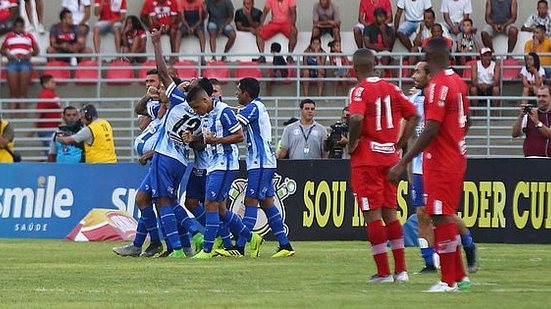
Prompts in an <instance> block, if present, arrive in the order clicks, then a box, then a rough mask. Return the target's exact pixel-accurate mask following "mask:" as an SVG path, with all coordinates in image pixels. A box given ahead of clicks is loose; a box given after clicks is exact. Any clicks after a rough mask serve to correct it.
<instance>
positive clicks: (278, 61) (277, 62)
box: [266, 42, 292, 96]
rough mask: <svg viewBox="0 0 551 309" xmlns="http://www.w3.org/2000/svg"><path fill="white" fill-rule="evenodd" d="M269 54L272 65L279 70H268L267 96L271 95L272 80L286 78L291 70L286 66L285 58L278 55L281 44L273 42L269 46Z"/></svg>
mask: <svg viewBox="0 0 551 309" xmlns="http://www.w3.org/2000/svg"><path fill="white" fill-rule="evenodd" d="M270 53H271V54H272V65H274V66H276V67H280V68H270V69H268V77H270V80H269V81H268V82H267V83H266V94H267V95H268V96H271V95H272V86H273V84H274V79H282V78H287V77H288V76H289V72H290V70H292V68H289V67H288V66H287V61H285V58H284V57H283V56H281V55H280V53H281V44H279V43H277V42H273V43H272V45H271V46H270Z"/></svg>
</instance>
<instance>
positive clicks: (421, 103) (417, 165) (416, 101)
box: [410, 91, 425, 175]
mask: <svg viewBox="0 0 551 309" xmlns="http://www.w3.org/2000/svg"><path fill="white" fill-rule="evenodd" d="M410 101H411V102H413V105H415V107H416V108H417V114H419V116H420V117H421V118H419V122H417V126H415V133H414V134H415V135H416V136H417V137H419V135H421V133H423V130H424V129H425V95H424V94H423V91H419V92H417V93H416V94H414V95H413V96H411V98H410ZM411 169H412V172H413V173H414V174H420V175H422V174H423V153H420V154H419V155H418V156H416V157H415V158H413V160H412V161H411Z"/></svg>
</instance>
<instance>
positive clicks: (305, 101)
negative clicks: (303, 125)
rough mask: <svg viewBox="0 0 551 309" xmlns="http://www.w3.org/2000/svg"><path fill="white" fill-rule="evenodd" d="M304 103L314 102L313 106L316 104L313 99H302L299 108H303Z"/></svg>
mask: <svg viewBox="0 0 551 309" xmlns="http://www.w3.org/2000/svg"><path fill="white" fill-rule="evenodd" d="M305 104H314V106H316V102H314V100H312V99H304V100H302V101H300V109H303V108H304V105H305Z"/></svg>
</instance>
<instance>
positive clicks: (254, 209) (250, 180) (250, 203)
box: [236, 169, 265, 247]
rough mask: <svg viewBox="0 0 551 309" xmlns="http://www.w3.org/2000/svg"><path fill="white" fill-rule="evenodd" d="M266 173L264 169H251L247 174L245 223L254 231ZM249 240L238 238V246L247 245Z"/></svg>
mask: <svg viewBox="0 0 551 309" xmlns="http://www.w3.org/2000/svg"><path fill="white" fill-rule="evenodd" d="M263 173H265V170H264V169H254V170H249V171H248V175H247V188H246V190H245V192H246V193H245V214H244V215H243V224H244V225H245V226H246V227H247V228H248V229H249V230H250V231H252V230H253V229H254V225H255V224H256V218H257V216H258V204H259V201H258V195H259V191H260V190H261V189H260V182H261V177H262V174H263ZM246 242H247V240H246V239H245V238H244V237H239V238H238V239H237V243H236V246H237V247H245V244H246Z"/></svg>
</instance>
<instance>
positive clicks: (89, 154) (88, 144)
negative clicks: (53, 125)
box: [56, 104, 117, 163]
mask: <svg viewBox="0 0 551 309" xmlns="http://www.w3.org/2000/svg"><path fill="white" fill-rule="evenodd" d="M80 119H81V121H82V122H83V124H84V125H86V126H85V127H84V128H82V129H81V130H80V131H78V133H76V134H74V135H71V136H61V135H58V136H57V137H56V141H57V142H60V143H61V144H65V145H75V144H78V143H84V156H85V158H86V163H117V154H116V153H115V142H114V139H113V128H112V127H111V124H110V123H109V121H107V120H105V119H101V118H98V112H97V110H96V108H95V107H94V105H91V104H89V105H86V106H84V107H83V108H82V109H81V110H80Z"/></svg>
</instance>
